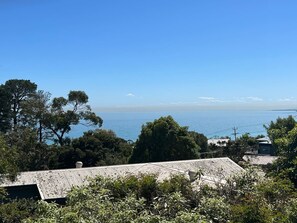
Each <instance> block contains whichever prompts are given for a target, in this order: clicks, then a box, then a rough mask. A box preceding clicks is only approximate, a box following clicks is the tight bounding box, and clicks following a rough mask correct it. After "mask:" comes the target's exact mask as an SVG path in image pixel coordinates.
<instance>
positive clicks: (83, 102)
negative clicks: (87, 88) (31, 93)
mask: <svg viewBox="0 0 297 223" xmlns="http://www.w3.org/2000/svg"><path fill="white" fill-rule="evenodd" d="M87 103H88V96H87V94H86V93H85V92H83V91H70V92H69V94H68V98H67V99H66V98H63V97H59V98H54V99H53V101H52V104H51V107H50V109H49V111H48V112H47V113H45V114H44V117H43V120H42V123H43V125H44V127H45V128H46V129H48V130H50V131H51V132H52V133H53V134H54V135H55V136H56V137H57V140H58V143H59V144H60V145H61V146H62V145H64V144H65V141H64V136H65V134H66V133H68V132H69V131H70V130H71V127H72V126H73V125H77V124H79V123H80V122H81V121H83V122H84V124H85V125H95V126H96V125H97V126H99V127H100V126H101V125H102V122H103V121H102V119H101V118H100V117H99V116H96V114H95V113H94V112H92V111H91V108H90V106H89V105H88V104H87Z"/></svg>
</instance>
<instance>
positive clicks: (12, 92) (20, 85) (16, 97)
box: [1, 79, 37, 129]
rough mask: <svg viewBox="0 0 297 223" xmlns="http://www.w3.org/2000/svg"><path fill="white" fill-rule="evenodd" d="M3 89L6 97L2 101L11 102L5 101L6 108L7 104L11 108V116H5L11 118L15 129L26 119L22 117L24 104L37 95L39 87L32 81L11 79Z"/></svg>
mask: <svg viewBox="0 0 297 223" xmlns="http://www.w3.org/2000/svg"><path fill="white" fill-rule="evenodd" d="M1 88H2V92H3V95H4V97H1V98H2V99H1V101H2V100H5V99H7V100H9V101H8V102H7V101H5V103H4V106H7V105H6V103H9V106H10V110H9V114H8V115H7V114H5V116H6V117H9V118H11V123H12V127H13V128H14V129H15V128H16V126H17V125H18V124H20V123H21V122H22V121H24V119H26V117H25V116H22V115H21V111H22V109H23V107H22V103H23V102H24V101H26V100H28V99H29V98H30V97H32V96H33V95H34V94H35V92H36V89H37V85H36V84H35V83H32V82H31V81H30V80H19V79H11V80H8V81H6V82H5V84H4V85H2V86H1ZM1 95H2V94H1Z"/></svg>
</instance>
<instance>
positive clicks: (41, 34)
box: [0, 0, 297, 111]
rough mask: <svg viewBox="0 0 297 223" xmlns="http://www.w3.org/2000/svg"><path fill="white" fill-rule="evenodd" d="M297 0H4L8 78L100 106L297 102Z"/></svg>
mask: <svg viewBox="0 0 297 223" xmlns="http://www.w3.org/2000/svg"><path fill="white" fill-rule="evenodd" d="M296 11H297V1H296V0H292V1H290V0H283V1H280V0H266V1H264V0H248V1H239V0H207V1H206V0H178V1H177V0H133V1H132V0H105V1H101V0H87V1H86V0H0V83H4V82H5V81H6V80H8V79H14V78H18V79H29V80H31V81H33V82H35V83H36V84H37V85H38V87H39V89H41V90H45V91H49V92H50V93H52V95H53V96H66V95H67V92H68V91H69V90H84V91H85V92H86V93H87V94H88V95H89V97H90V103H91V105H92V107H93V108H95V109H96V110H98V111H99V110H100V109H102V110H105V109H111V110H113V109H119V108H131V109H132V110H133V109H135V107H138V108H141V107H142V108H147V109H148V108H155V109H157V108H160V107H161V108H169V109H173V108H188V109H191V108H198V107H199V108H200V107H207V108H208V107H219V108H233V107H245V108H257V107H267V108H272V107H273V108H293V107H294V108H296V107H297V94H296V92H297V91H296V90H297V88H296V86H297V13H296Z"/></svg>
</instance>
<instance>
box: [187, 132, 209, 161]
mask: <svg viewBox="0 0 297 223" xmlns="http://www.w3.org/2000/svg"><path fill="white" fill-rule="evenodd" d="M189 133H190V135H191V136H192V137H193V139H194V140H195V142H196V144H197V145H199V146H200V148H201V149H200V154H201V158H206V157H210V156H209V152H210V149H209V148H208V144H207V137H206V136H205V135H203V134H201V133H198V132H195V131H190V132H189Z"/></svg>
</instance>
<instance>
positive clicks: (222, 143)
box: [207, 138, 230, 147]
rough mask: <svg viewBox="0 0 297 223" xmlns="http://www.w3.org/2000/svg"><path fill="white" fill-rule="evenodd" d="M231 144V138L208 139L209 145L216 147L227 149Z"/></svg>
mask: <svg viewBox="0 0 297 223" xmlns="http://www.w3.org/2000/svg"><path fill="white" fill-rule="evenodd" d="M229 142H230V139H229V138H222V139H208V140H207V144H208V145H215V146H218V147H226V146H227V144H228V143H229Z"/></svg>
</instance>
